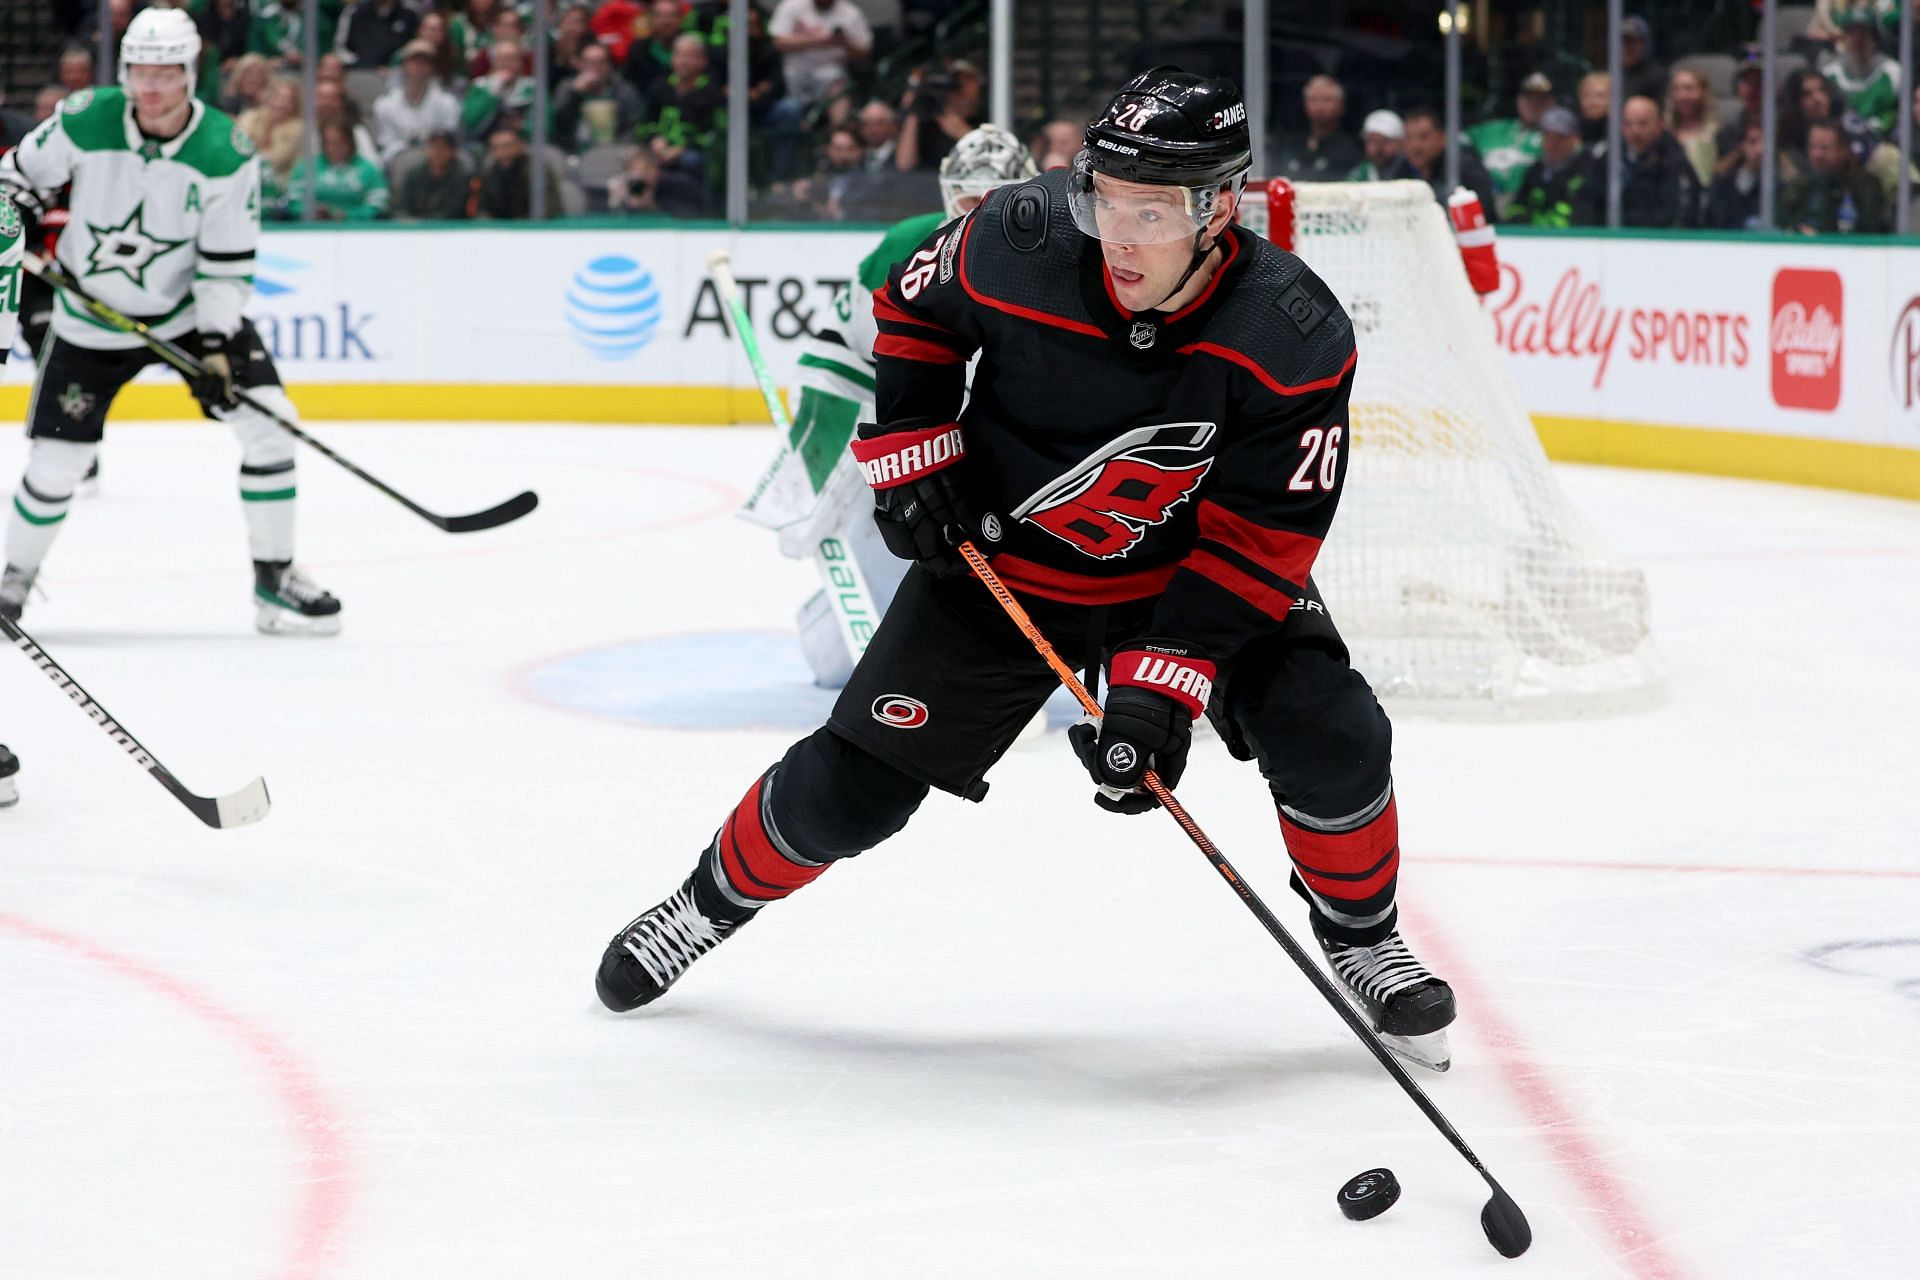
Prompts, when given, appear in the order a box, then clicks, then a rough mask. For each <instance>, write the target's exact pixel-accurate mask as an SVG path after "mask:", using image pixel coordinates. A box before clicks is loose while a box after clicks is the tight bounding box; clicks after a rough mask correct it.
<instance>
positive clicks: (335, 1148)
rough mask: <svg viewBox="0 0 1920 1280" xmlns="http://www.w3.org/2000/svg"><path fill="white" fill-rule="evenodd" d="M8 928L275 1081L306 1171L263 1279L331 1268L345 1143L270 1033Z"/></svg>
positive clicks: (75, 942) (308, 1076) (28, 925)
mask: <svg viewBox="0 0 1920 1280" xmlns="http://www.w3.org/2000/svg"><path fill="white" fill-rule="evenodd" d="M0 929H8V930H11V931H13V932H14V933H17V934H19V935H21V936H22V937H26V938H30V939H32V940H33V941H35V942H41V943H45V944H46V945H48V946H51V947H57V948H58V949H60V950H62V951H65V952H66V953H68V954H69V955H72V956H77V957H79V958H80V959H82V960H87V961H90V962H92V963H94V964H97V965H99V966H101V967H102V968H104V969H107V970H109V971H111V972H112V973H114V974H115V975H117V976H119V977H122V978H125V979H127V980H128V981H129V982H132V983H134V984H135V985H137V986H140V987H144V988H146V990H147V991H149V992H150V993H152V994H154V995H158V996H160V997H162V998H164V999H166V1000H168V1001H170V1002H172V1003H173V1004H175V1005H177V1006H179V1007H180V1008H182V1009H184V1010H186V1011H187V1012H188V1013H191V1014H192V1015H193V1016H194V1017H196V1018H198V1019H200V1020H201V1021H202V1022H205V1023H207V1024H209V1025H210V1026H212V1027H213V1028H214V1029H216V1030H217V1031H219V1032H221V1033H222V1034H223V1035H225V1036H226V1037H227V1038H228V1039H229V1040H231V1041H233V1042H234V1043H236V1044H237V1045H238V1046H239V1047H240V1048H241V1049H242V1050H244V1051H245V1053H246V1056H247V1057H249V1058H251V1059H253V1060H254V1062H255V1064H256V1065H257V1066H259V1067H260V1068H261V1070H262V1071H263V1072H265V1074H266V1075H267V1077H268V1079H269V1080H271V1081H272V1084H273V1091H274V1093H275V1094H276V1095H277V1096H278V1097H279V1100H280V1104H281V1107H282V1108H283V1110H284V1111H285V1112H286V1120H287V1127H288V1128H289V1129H290V1130H291V1131H292V1134H293V1137H294V1140H295V1141H296V1142H297V1143H298V1144H299V1146H300V1147H301V1149H302V1151H301V1160H302V1163H303V1164H304V1165H305V1166H306V1176H305V1178H304V1179H302V1182H301V1187H302V1199H301V1203H300V1207H299V1211H298V1213H297V1214H296V1215H295V1219H294V1224H293V1232H292V1239H291V1240H290V1241H289V1242H288V1244H287V1247H286V1252H285V1256H284V1257H283V1258H282V1259H281V1260H280V1261H279V1262H278V1263H277V1264H276V1265H275V1266H274V1268H273V1269H272V1270H271V1271H270V1272H269V1273H268V1274H269V1275H271V1276H273V1277H275V1280H317V1277H320V1276H322V1275H325V1274H326V1273H327V1272H328V1271H329V1270H330V1266H329V1264H328V1261H327V1254H328V1252H329V1250H330V1248H331V1247H332V1246H333V1244H334V1242H335V1241H336V1239H337V1238H338V1237H339V1235H340V1229H341V1226H342V1224H343V1223H344V1222H345V1220H346V1216H347V1208H348V1202H349V1200H350V1199H351V1194H352V1192H351V1188H350V1186H349V1181H350V1179H349V1173H348V1168H347V1163H348V1162H347V1150H346V1142H345V1140H344V1139H342V1137H341V1136H340V1130H341V1125H340V1123H339V1121H338V1119H337V1118H336V1117H335V1116H334V1114H333V1110H332V1108H331V1107H330V1106H329V1105H328V1104H327V1100H326V1097H325V1095H324V1094H323V1093H322V1092H321V1090H320V1086H319V1085H318V1083H316V1082H315V1080H314V1078H313V1074H312V1072H310V1071H309V1070H308V1069H307V1067H306V1066H305V1065H304V1064H302V1063H301V1061H300V1060H299V1057H298V1056H297V1055H296V1054H295V1053H294V1051H293V1050H292V1049H291V1048H289V1047H288V1046H287V1045H286V1044H285V1043H284V1042H282V1041H281V1040H280V1039H279V1038H278V1037H276V1036H275V1035H274V1034H273V1033H272V1032H271V1031H268V1030H267V1029H266V1028H265V1027H263V1026H261V1025H260V1024H259V1023H257V1022H255V1021H253V1020H252V1019H250V1018H248V1017H247V1016H246V1015H244V1014H240V1013H236V1012H234V1011H233V1010H232V1009H229V1008H227V1007H226V1006H225V1005H222V1004H220V1003H219V1002H218V1001H216V1000H215V999H214V998H213V997H212V996H209V995H207V994H206V993H205V992H202V991H199V990H197V989H195V988H194V987H192V986H190V985H188V984H187V983H186V982H185V981H183V980H181V979H179V978H176V977H174V976H173V975H172V974H169V973H165V972H163V971H161V970H159V969H156V968H153V967H152V966H151V965H147V964H143V963H141V962H140V961H138V960H135V959H133V958H132V957H130V956H125V955H121V954H120V953H119V952H117V951H109V950H107V949H106V948H105V947H102V946H99V945H97V944H95V943H92V942H88V941H87V940H86V939H85V938H77V937H75V936H73V935H72V934H69V933H62V932H61V931H59V930H58V929H50V928H48V927H46V926H45V925H40V924H35V923H34V922H33V921H31V920H25V919H22V918H21V917H19V916H16V915H10V914H7V913H4V912H0Z"/></svg>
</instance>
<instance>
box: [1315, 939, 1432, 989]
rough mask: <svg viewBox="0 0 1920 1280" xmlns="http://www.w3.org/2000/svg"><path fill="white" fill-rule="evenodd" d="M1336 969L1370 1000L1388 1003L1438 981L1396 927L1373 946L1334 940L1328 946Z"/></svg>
mask: <svg viewBox="0 0 1920 1280" xmlns="http://www.w3.org/2000/svg"><path fill="white" fill-rule="evenodd" d="M1327 959H1328V960H1329V961H1330V962H1332V964H1333V971H1334V972H1335V973H1337V974H1339V975H1340V978H1341V980H1342V981H1344V982H1345V983H1346V984H1347V986H1349V987H1351V988H1352V989H1353V990H1355V991H1357V992H1359V993H1360V994H1361V995H1362V996H1365V997H1366V998H1367V999H1369V1000H1373V1001H1375V1002H1376V1003H1379V1004H1386V1003H1388V1002H1389V1001H1391V1000H1392V998H1393V997H1394V996H1396V995H1398V994H1399V993H1400V992H1402V991H1405V990H1407V989H1409V988H1411V987H1416V986H1418V985H1420V984H1421V983H1423V982H1432V981H1435V979H1434V976H1433V973H1432V972H1431V971H1430V970H1429V969H1428V968H1427V966H1425V965H1424V964H1421V963H1420V959H1419V957H1417V956H1415V955H1414V954H1413V952H1411V951H1409V950H1408V949H1407V943H1406V939H1404V938H1402V937H1401V936H1400V931H1399V930H1398V929H1395V930H1394V931H1393V932H1392V933H1389V934H1388V935H1387V936H1386V937H1385V938H1382V939H1381V940H1380V941H1379V942H1377V943H1375V944H1374V945H1373V946H1371V947H1349V946H1344V945H1342V944H1341V943H1338V942H1334V943H1331V944H1330V945H1329V946H1328V947H1327Z"/></svg>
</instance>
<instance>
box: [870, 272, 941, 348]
mask: <svg viewBox="0 0 1920 1280" xmlns="http://www.w3.org/2000/svg"><path fill="white" fill-rule="evenodd" d="M892 287H893V286H891V285H885V284H883V285H881V286H880V287H879V288H878V289H875V290H874V291H873V318H874V319H875V320H887V321H891V322H892V323H894V324H917V325H919V326H920V327H921V328H922V329H932V330H934V331H936V332H938V333H952V332H953V330H951V329H949V328H947V327H946V326H945V325H942V324H935V323H934V322H933V321H931V320H929V319H927V318H926V317H925V316H917V315H915V314H913V312H911V311H904V310H902V309H901V308H900V305H899V304H898V303H896V302H895V301H894V300H893V298H892V297H891V296H889V294H888V292H887V291H888V290H889V289H891V288H892ZM956 336H957V335H956Z"/></svg>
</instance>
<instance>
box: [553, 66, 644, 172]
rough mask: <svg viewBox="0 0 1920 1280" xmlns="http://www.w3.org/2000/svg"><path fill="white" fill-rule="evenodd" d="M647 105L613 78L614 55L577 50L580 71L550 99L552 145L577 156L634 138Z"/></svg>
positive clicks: (625, 83) (619, 80)
mask: <svg viewBox="0 0 1920 1280" xmlns="http://www.w3.org/2000/svg"><path fill="white" fill-rule="evenodd" d="M645 107H646V104H645V103H643V102H642V101H641V100H640V95H639V94H638V93H635V92H634V89H633V86H632V85H630V84H628V83H627V82H626V81H625V80H624V79H622V78H621V77H620V76H618V75H616V74H614V70H613V54H611V53H610V52H608V51H607V48H606V46H604V45H599V44H590V45H587V46H586V47H585V48H583V49H581V50H580V59H579V69H578V70H577V71H575V72H574V74H573V76H572V77H571V78H570V79H568V80H566V81H564V82H562V83H561V85H560V87H559V89H558V90H556V91H555V92H554V95H553V141H554V143H555V145H557V146H559V147H561V148H562V149H563V150H566V151H572V152H580V151H585V150H586V149H587V148H588V147H598V146H605V145H606V144H607V143H610V142H618V141H622V140H624V139H626V138H630V137H632V136H633V128H634V126H635V125H637V124H639V123H640V117H641V114H642V113H643V111H644V110H645Z"/></svg>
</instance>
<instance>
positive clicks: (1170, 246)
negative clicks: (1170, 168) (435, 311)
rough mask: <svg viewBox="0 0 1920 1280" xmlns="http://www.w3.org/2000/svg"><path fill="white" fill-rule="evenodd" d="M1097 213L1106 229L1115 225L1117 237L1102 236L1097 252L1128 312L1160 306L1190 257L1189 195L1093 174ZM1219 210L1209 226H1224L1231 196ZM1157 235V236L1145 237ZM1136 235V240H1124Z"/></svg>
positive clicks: (1191, 225) (1193, 228) (1191, 253)
mask: <svg viewBox="0 0 1920 1280" xmlns="http://www.w3.org/2000/svg"><path fill="white" fill-rule="evenodd" d="M1094 193H1095V196H1096V199H1097V203H1096V204H1095V206H1094V209H1095V216H1096V217H1097V218H1098V219H1099V220H1100V225H1101V229H1102V232H1103V235H1104V233H1105V232H1106V231H1107V229H1108V227H1109V226H1111V227H1112V228H1113V234H1114V236H1115V238H1113V239H1106V238H1103V239H1102V240H1101V241H1100V252H1101V254H1102V256H1103V257H1104V258H1105V259H1106V263H1107V275H1108V278H1109V279H1111V280H1112V281H1113V293H1114V296H1115V297H1116V298H1117V299H1119V302H1120V305H1121V306H1123V307H1125V308H1126V309H1127V310H1129V311H1145V310H1148V309H1150V308H1153V307H1158V306H1160V305H1161V304H1162V303H1164V302H1166V301H1167V300H1168V295H1169V294H1171V293H1172V292H1173V290H1174V286H1175V285H1177V284H1179V282H1180V277H1181V275H1182V274H1183V273H1184V272H1185V271H1186V269H1187V265H1188V264H1189V263H1190V262H1192V261H1193V242H1194V235H1195V234H1196V232H1197V231H1198V228H1197V227H1195V226H1194V222H1193V215H1192V214H1190V213H1189V212H1188V211H1187V203H1186V200H1187V197H1186V195H1185V193H1184V192H1183V191H1181V190H1180V189H1179V188H1177V187H1154V186H1142V185H1140V184H1138V183H1131V182H1113V181H1110V180H1108V179H1106V178H1099V179H1096V182H1095V187H1094ZM1222 205H1223V212H1221V213H1219V214H1216V215H1215V217H1214V220H1213V222H1212V223H1210V224H1209V228H1210V230H1212V231H1214V232H1216V233H1217V232H1219V231H1221V230H1222V229H1224V227H1225V225H1226V222H1227V220H1228V218H1229V217H1230V216H1231V214H1230V213H1228V212H1225V211H1224V210H1225V209H1229V208H1230V207H1231V198H1230V197H1225V196H1223V197H1222ZM1154 235H1158V236H1159V237H1160V238H1158V239H1149V238H1147V237H1149V236H1154ZM1130 239H1137V240H1138V242H1137V243H1127V242H1126V241H1128V240H1130Z"/></svg>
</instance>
